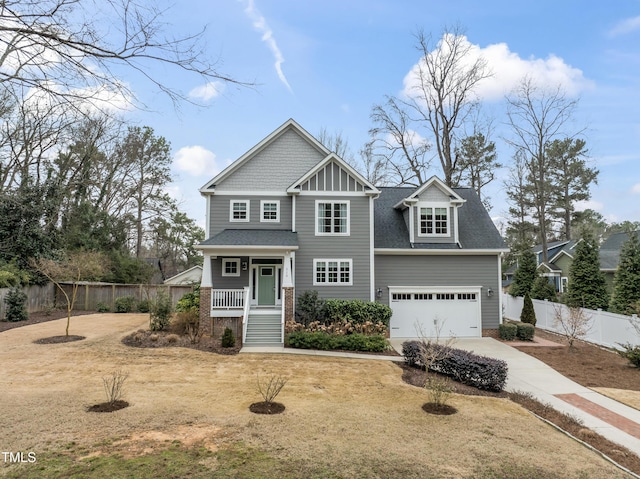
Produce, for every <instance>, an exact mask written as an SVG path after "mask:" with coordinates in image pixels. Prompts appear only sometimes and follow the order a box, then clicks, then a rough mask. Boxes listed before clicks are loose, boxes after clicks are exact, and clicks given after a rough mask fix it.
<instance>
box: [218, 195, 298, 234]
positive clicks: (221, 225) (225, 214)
mask: <svg viewBox="0 0 640 479" xmlns="http://www.w3.org/2000/svg"><path fill="white" fill-rule="evenodd" d="M237 200H248V201H249V221H229V211H230V208H231V202H232V201H237ZM263 200H264V201H279V202H280V221H279V222H277V223H276V222H273V221H268V222H262V221H260V213H261V207H260V202H261V201H263ZM209 201H211V207H210V210H209V211H210V216H209V237H211V236H214V235H216V234H218V233H220V232H221V231H222V230H225V229H252V230H260V229H265V230H291V197H290V196H287V195H283V196H260V195H257V196H256V195H250V194H244V195H243V194H239V195H212V196H210V197H209Z"/></svg>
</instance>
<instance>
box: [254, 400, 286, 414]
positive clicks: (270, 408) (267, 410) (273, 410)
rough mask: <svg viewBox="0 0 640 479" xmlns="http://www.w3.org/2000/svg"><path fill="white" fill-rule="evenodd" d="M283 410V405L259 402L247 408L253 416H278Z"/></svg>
mask: <svg viewBox="0 0 640 479" xmlns="http://www.w3.org/2000/svg"><path fill="white" fill-rule="evenodd" d="M284 409H285V408H284V404H282V403H279V402H266V401H260V402H254V403H253V404H252V405H251V406H249V411H251V412H252V413H255V414H280V413H282V412H284Z"/></svg>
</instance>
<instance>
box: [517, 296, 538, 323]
mask: <svg viewBox="0 0 640 479" xmlns="http://www.w3.org/2000/svg"><path fill="white" fill-rule="evenodd" d="M520 321H522V322H523V323H529V324H532V325H533V326H535V325H536V312H535V310H534V309H533V301H531V296H529V295H528V294H525V295H524V304H523V305H522V312H521V313H520Z"/></svg>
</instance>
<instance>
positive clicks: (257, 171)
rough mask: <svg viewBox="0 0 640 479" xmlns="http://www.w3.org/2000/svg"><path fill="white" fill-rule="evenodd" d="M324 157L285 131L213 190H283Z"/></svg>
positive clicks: (296, 135)
mask: <svg viewBox="0 0 640 479" xmlns="http://www.w3.org/2000/svg"><path fill="white" fill-rule="evenodd" d="M325 156H326V155H324V154H323V153H321V152H320V151H319V150H317V149H316V147H315V146H313V145H312V144H311V143H309V142H308V141H307V140H306V139H304V138H303V137H302V136H300V135H299V134H298V133H297V132H296V131H295V130H293V129H288V130H286V131H284V132H283V133H282V134H281V135H280V136H278V137H277V138H276V139H274V140H273V141H272V142H271V143H269V144H268V145H266V146H265V147H264V148H263V149H262V150H260V151H259V152H257V153H256V154H255V155H254V156H253V158H251V159H250V160H249V161H247V162H246V163H245V164H244V165H242V166H241V167H239V168H238V170H236V171H234V172H233V173H232V174H231V175H230V176H229V177H227V178H226V179H225V180H224V181H222V182H221V183H220V184H219V185H216V191H247V190H249V191H250V190H254V191H259V190H271V191H273V190H276V191H279V190H282V191H285V190H286V189H287V188H288V187H289V186H291V184H292V183H293V182H294V181H296V180H298V179H299V178H301V177H302V176H303V175H304V174H305V173H306V172H307V171H309V170H310V169H311V168H313V167H314V166H315V165H317V164H318V163H319V162H320V161H322V159H323V158H324V157H325Z"/></svg>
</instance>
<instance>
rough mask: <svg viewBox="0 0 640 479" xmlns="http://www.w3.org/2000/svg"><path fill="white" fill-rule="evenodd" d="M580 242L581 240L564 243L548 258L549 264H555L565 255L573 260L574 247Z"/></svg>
mask: <svg viewBox="0 0 640 479" xmlns="http://www.w3.org/2000/svg"><path fill="white" fill-rule="evenodd" d="M580 241H582V239H579V240H571V241H569V242H567V243H565V244H564V245H563V246H562V248H560V249H559V250H558V249H554V252H555V254H554V255H553V256H552V257H550V258H549V263H555V262H556V261H557V260H558V259H559V258H560V257H561V256H562V255H566V256H568V257H569V258H571V259H573V255H574V254H575V249H576V246H577V245H578V243H579V242H580Z"/></svg>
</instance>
